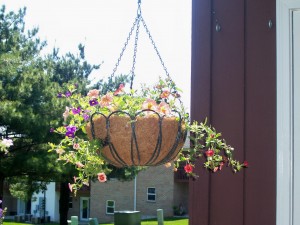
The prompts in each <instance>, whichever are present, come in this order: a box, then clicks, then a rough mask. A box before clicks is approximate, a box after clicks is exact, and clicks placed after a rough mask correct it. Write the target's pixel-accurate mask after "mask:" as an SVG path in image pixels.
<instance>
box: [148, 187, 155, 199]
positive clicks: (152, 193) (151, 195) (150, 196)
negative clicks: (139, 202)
mask: <svg viewBox="0 0 300 225" xmlns="http://www.w3.org/2000/svg"><path fill="white" fill-rule="evenodd" d="M155 192H156V190H155V188H154V187H149V188H148V190H147V201H151V202H155V200H156V194H155Z"/></svg>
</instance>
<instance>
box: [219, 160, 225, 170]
mask: <svg viewBox="0 0 300 225" xmlns="http://www.w3.org/2000/svg"><path fill="white" fill-rule="evenodd" d="M223 166H224V163H223V162H220V165H219V170H222V168H223Z"/></svg>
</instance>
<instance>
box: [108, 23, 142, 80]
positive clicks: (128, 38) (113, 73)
mask: <svg viewBox="0 0 300 225" xmlns="http://www.w3.org/2000/svg"><path fill="white" fill-rule="evenodd" d="M137 22H138V18H136V19H135V21H134V23H133V25H132V27H131V29H130V32H129V35H128V37H127V39H126V42H125V44H124V47H123V48H122V51H121V53H120V56H119V58H118V61H117V63H116V65H115V68H114V69H113V72H112V74H111V75H110V76H111V78H113V77H114V75H115V72H116V71H117V69H118V66H119V64H120V61H121V59H122V56H123V54H124V51H125V49H126V47H127V45H128V43H129V40H130V38H131V35H132V32H133V30H134V28H135V26H136V25H137Z"/></svg>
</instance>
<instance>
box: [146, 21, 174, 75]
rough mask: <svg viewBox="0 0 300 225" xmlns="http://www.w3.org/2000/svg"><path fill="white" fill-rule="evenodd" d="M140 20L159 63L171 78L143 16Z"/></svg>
mask: <svg viewBox="0 0 300 225" xmlns="http://www.w3.org/2000/svg"><path fill="white" fill-rule="evenodd" d="M141 21H142V23H143V26H144V28H145V30H146V33H147V34H148V37H149V39H150V41H151V44H152V45H153V47H154V50H155V52H156V54H157V56H158V58H159V60H160V63H161V65H162V66H163V68H164V70H165V72H166V75H167V77H168V78H169V79H171V78H170V74H169V72H168V70H167V67H166V66H165V63H164V61H163V60H162V58H161V55H160V53H159V51H158V49H157V47H156V44H155V42H154V40H153V38H152V35H151V34H150V31H149V29H148V27H147V25H146V22H145V20H144V19H143V18H141Z"/></svg>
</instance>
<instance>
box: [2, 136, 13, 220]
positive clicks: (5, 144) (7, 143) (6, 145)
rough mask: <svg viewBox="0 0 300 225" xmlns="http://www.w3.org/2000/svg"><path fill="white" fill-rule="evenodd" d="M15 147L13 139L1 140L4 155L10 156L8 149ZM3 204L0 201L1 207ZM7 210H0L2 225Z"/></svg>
mask: <svg viewBox="0 0 300 225" xmlns="http://www.w3.org/2000/svg"><path fill="white" fill-rule="evenodd" d="M12 145H13V141H12V140H11V139H6V138H4V139H2V140H0V152H4V154H8V148H9V147H10V146H12ZM1 204H2V200H1V199H0V206H1ZM6 210H7V208H4V209H2V208H0V225H2V224H3V220H4V216H5V213H6Z"/></svg>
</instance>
